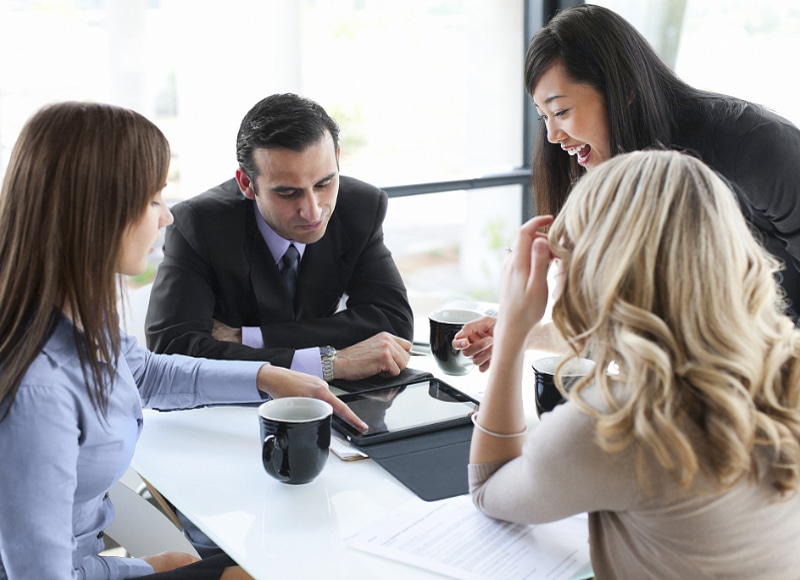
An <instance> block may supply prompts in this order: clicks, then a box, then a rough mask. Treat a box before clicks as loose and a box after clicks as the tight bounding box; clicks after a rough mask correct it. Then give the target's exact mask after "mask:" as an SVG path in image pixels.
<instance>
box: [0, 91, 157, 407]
mask: <svg viewBox="0 0 800 580" xmlns="http://www.w3.org/2000/svg"><path fill="white" fill-rule="evenodd" d="M169 158H170V152H169V144H168V143H167V140H166V138H165V137H164V135H163V134H162V133H161V131H160V130H159V129H158V128H157V127H156V126H155V125H154V124H153V123H151V122H150V121H148V120H147V119H145V118H144V117H143V116H141V115H140V114H138V113H135V112H134V111H130V110H127V109H123V108H120V107H115V106H110V105H103V104H96V103H78V102H67V103H59V104H54V105H50V106H47V107H45V108H43V109H41V110H40V111H39V112H37V113H36V114H35V115H34V116H33V117H32V118H31V119H30V120H29V121H28V122H27V124H26V125H25V127H24V128H23V129H22V132H21V133H20V136H19V138H18V140H17V143H16V145H15V146H14V150H13V152H12V154H11V159H10V162H9V165H8V169H7V171H6V175H5V179H4V180H3V187H2V193H0V223H2V228H0V304H2V305H3V307H2V309H0V365H2V369H3V372H2V373H0V401H3V402H5V403H6V404H7V406H6V414H7V413H8V411H9V410H10V408H11V404H13V401H14V397H15V396H16V392H17V389H18V388H19V385H20V383H21V381H22V378H23V376H24V375H25V372H26V370H27V368H28V366H29V365H30V364H31V362H32V361H33V359H34V358H35V357H36V356H37V354H38V353H39V351H40V350H41V348H42V346H43V345H44V343H45V342H46V341H47V339H48V338H49V336H50V335H51V334H52V332H53V329H54V328H55V322H56V321H57V320H58V316H60V312H61V310H62V309H68V310H69V311H70V312H71V313H72V317H73V321H74V324H75V341H76V344H77V347H78V349H77V350H78V353H79V356H80V359H81V365H82V367H83V371H84V378H85V381H86V387H87V390H88V392H89V396H90V399H91V401H92V404H93V405H94V407H95V409H98V410H100V411H103V412H104V411H105V407H106V404H107V400H108V388H109V386H110V385H108V384H107V383H108V382H109V380H110V378H111V377H113V374H112V375H111V376H109V375H108V372H107V371H106V370H105V369H107V368H108V367H109V365H110V367H111V368H114V367H115V366H116V362H117V359H118V356H119V348H120V345H119V336H120V332H119V322H118V316H117V282H118V280H117V266H118V260H119V256H120V244H121V239H122V235H123V233H124V232H125V230H126V228H127V227H129V226H130V225H132V224H133V223H135V222H136V220H138V219H139V218H140V217H141V216H142V214H143V213H144V211H145V209H146V208H147V204H148V202H149V201H150V199H151V198H152V196H153V194H155V193H156V192H158V191H160V190H161V189H162V188H163V186H164V184H165V181H166V176H167V170H168V167H169Z"/></svg>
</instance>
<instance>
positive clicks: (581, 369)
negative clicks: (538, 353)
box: [533, 356, 594, 377]
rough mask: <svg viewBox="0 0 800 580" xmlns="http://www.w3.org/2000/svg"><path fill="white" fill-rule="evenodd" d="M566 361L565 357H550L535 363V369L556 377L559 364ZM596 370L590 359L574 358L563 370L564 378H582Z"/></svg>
mask: <svg viewBox="0 0 800 580" xmlns="http://www.w3.org/2000/svg"><path fill="white" fill-rule="evenodd" d="M563 359H564V357H563V356H549V357H545V358H540V359H538V360H535V361H533V369H534V370H535V371H536V372H539V373H544V374H549V375H555V373H556V369H557V368H558V365H559V363H560V362H561V361H562V360H563ZM593 370H594V361H592V360H589V359H588V358H574V359H572V360H570V361H569V362H568V363H567V364H566V366H565V367H564V368H563V369H562V370H561V376H564V377H582V376H584V375H588V374H589V373H591V372H592V371H593Z"/></svg>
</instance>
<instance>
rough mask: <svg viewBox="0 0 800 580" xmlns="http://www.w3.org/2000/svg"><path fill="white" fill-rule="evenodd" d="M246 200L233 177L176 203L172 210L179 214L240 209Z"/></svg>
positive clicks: (245, 203)
mask: <svg viewBox="0 0 800 580" xmlns="http://www.w3.org/2000/svg"><path fill="white" fill-rule="evenodd" d="M246 200H247V198H245V197H244V195H242V192H241V191H240V190H239V185H238V184H237V183H236V179H235V178H231V179H228V180H227V181H223V182H222V183H220V184H219V185H216V186H214V187H212V188H211V189H208V190H206V191H204V192H203V193H200V194H198V195H195V196H194V197H190V198H189V199H186V200H184V201H181V202H179V203H177V204H175V205H174V206H173V208H172V211H173V213H175V214H176V215H177V214H180V213H183V212H186V211H191V212H200V213H206V212H212V213H217V212H220V211H225V210H226V209H228V210H231V209H233V210H238V209H240V208H241V207H243V206H246V205H247V201H246Z"/></svg>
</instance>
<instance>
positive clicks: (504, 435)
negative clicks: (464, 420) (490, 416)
mask: <svg viewBox="0 0 800 580" xmlns="http://www.w3.org/2000/svg"><path fill="white" fill-rule="evenodd" d="M472 424H473V425H475V427H477V428H478V431H481V432H483V433H486V434H487V435H491V436H492V437H499V438H500V439H513V438H514V437H522V436H524V435H527V434H528V426H527V425H525V429H523V430H522V431H520V432H519V433H495V432H494V431H489V430H488V429H487V428H486V427H483V426H482V425H480V424H479V423H478V414H477V413H473V414H472Z"/></svg>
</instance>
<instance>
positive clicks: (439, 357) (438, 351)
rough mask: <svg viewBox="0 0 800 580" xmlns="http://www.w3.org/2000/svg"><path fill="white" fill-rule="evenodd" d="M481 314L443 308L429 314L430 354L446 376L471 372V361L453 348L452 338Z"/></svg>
mask: <svg viewBox="0 0 800 580" xmlns="http://www.w3.org/2000/svg"><path fill="white" fill-rule="evenodd" d="M480 317H481V314H479V313H478V312H475V311H473V310H463V309H460V308H443V309H441V310H437V311H436V312H434V313H433V314H431V315H430V316H429V317H428V319H429V320H430V323H431V353H432V354H433V358H434V359H436V363H437V364H438V365H439V368H440V369H442V371H443V372H444V373H445V374H448V375H465V374H467V373H468V372H469V371H470V370H472V359H471V358H469V357H467V356H464V353H463V352H461V351H460V350H456V349H454V348H453V337H455V335H456V334H458V332H459V331H460V330H461V329H462V328H464V325H465V324H466V323H467V322H469V321H471V320H475V319H476V318H480Z"/></svg>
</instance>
